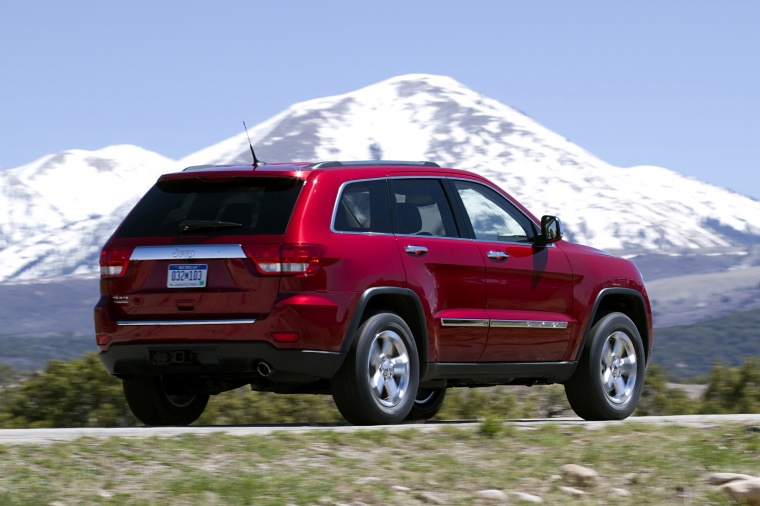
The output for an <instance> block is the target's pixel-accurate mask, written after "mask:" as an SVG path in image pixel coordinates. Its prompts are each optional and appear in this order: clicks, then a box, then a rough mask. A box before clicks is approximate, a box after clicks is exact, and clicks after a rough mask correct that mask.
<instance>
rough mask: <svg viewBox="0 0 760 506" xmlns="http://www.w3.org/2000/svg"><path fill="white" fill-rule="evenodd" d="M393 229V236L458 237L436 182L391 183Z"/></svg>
mask: <svg viewBox="0 0 760 506" xmlns="http://www.w3.org/2000/svg"><path fill="white" fill-rule="evenodd" d="M392 188H393V199H392V200H393V215H394V218H393V220H394V230H395V231H396V233H397V234H404V235H409V234H414V235H432V236H438V237H458V236H459V233H458V231H457V227H456V223H455V222H454V215H453V214H452V212H451V207H450V205H449V201H448V199H447V198H446V194H445V192H444V190H443V188H442V187H441V182H440V181H439V180H438V179H407V178H399V179H394V180H393V187H392Z"/></svg>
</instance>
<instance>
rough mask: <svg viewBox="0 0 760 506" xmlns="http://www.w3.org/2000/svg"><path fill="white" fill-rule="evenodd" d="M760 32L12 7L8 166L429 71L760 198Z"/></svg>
mask: <svg viewBox="0 0 760 506" xmlns="http://www.w3.org/2000/svg"><path fill="white" fill-rule="evenodd" d="M758 27H760V2H754V1H749V0H745V1H734V2H718V1H710V2H708V1H699V0H696V1H695V0H691V1H682V0H669V1H666V2H663V1H649V0H643V1H641V0H640V1H636V2H625V3H624V2H609V1H586V0H579V1H573V2H568V1H557V0H547V1H542V2H524V1H507V0H502V1H496V0H493V1H480V0H470V1H468V2H461V1H459V2H453V1H447V0H437V1H430V0H417V1H396V0H387V1H384V2H356V1H330V0H324V1H322V2H314V1H282V2H274V1H257V0H248V1H242V0H239V1H238V0H235V1H233V0H219V1H216V2H206V1H196V0H185V1H164V2H156V1H144V0H132V1H129V2H117V1H88V0H79V1H73V2H59V1H38V0H27V1H15V2H14V1H6V2H2V4H0V167H5V168H12V167H16V166H19V165H22V164H25V163H28V162H31V161H33V160H34V159H36V158H38V157H40V156H43V155H45V154H49V153H55V152H59V151H63V150H66V149H72V148H81V149H98V148H101V147H105V146H108V145H113V144H125V143H128V144H136V145H138V146H142V147H144V148H146V149H150V150H152V151H156V152H158V153H161V154H163V155H165V156H168V157H171V158H180V157H182V156H184V155H187V154H189V153H191V152H193V151H196V150H198V149H201V148H203V147H206V146H208V145H210V144H213V143H215V142H217V141H220V140H222V139H225V138H227V137H230V136H232V135H235V134H237V133H239V131H240V127H241V123H240V122H241V120H246V122H247V123H248V125H249V126H250V125H254V124H256V123H259V122H261V121H264V120H266V119H267V118H269V117H271V116H273V115H274V114H276V113H278V112H280V111H282V110H283V109H285V108H286V107H287V106H289V105H291V104H292V103H294V102H298V101H303V100H308V99H312V98H318V97H322V96H328V95H335V94H340V93H346V92H349V91H353V90H355V89H358V88H361V87H363V86H367V85H370V84H373V83H375V82H378V81H381V80H384V79H387V78H389V77H393V76H397V75H401V74H408V73H430V74H441V75H448V76H451V77H453V78H454V79H456V80H458V81H460V82H462V83H463V84H465V85H467V86H469V87H470V88H473V89H474V90H476V91H478V92H480V93H483V94H485V95H488V96H490V97H492V98H495V99H497V100H499V101H501V102H504V103H506V104H508V105H510V106H512V107H515V108H516V109H519V110H520V111H522V112H524V113H525V114H527V115H529V116H531V117H532V118H533V119H535V120H537V121H538V122H540V123H542V124H543V125H545V126H546V127H548V128H550V129H552V130H554V131H555V132H557V133H559V134H561V135H563V136H565V137H567V138H569V139H570V140H572V141H573V142H575V143H577V144H579V145H580V146H582V147H583V148H585V149H587V150H589V151H591V152H592V153H594V154H596V155H597V156H599V157H600V158H602V159H604V160H605V161H607V162H609V163H612V164H614V165H619V166H632V165H650V164H651V165H660V166H663V167H667V168H669V169H672V170H675V171H678V172H681V173H683V174H688V175H692V176H694V177H697V178H699V179H702V180H705V181H708V182H711V183H714V184H718V185H721V186H725V187H728V188H731V189H733V190H737V191H740V192H742V193H745V194H747V195H750V196H752V197H754V198H756V199H758V200H760V173H759V172H760V140H759V139H758V133H759V132H760V127H759V126H758V121H760V120H759V118H760V65H759V64H758V59H759V58H758V55H760V29H758ZM463 168H464V167H463Z"/></svg>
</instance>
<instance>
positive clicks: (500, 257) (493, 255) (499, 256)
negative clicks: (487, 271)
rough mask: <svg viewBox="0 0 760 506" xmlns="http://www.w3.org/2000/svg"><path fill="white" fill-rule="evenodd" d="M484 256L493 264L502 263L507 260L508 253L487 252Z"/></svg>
mask: <svg viewBox="0 0 760 506" xmlns="http://www.w3.org/2000/svg"><path fill="white" fill-rule="evenodd" d="M486 255H487V256H488V258H489V259H490V260H493V261H494V262H504V261H506V260H507V259H508V258H509V253H507V252H506V251H489V252H488V253H486Z"/></svg>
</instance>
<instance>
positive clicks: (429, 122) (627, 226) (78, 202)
mask: <svg viewBox="0 0 760 506" xmlns="http://www.w3.org/2000/svg"><path fill="white" fill-rule="evenodd" d="M250 133H251V139H252V141H253V144H254V146H255V148H256V153H257V156H258V157H259V159H262V160H268V161H291V160H292V161H296V160H311V161H320V160H336V159H342V160H363V159H371V158H376V159H380V158H382V159H386V160H431V161H435V162H438V163H439V164H441V165H443V166H451V167H457V168H462V169H468V170H472V171H475V172H479V173H481V174H483V175H485V176H486V177H489V178H491V179H492V180H494V181H496V182H497V183H498V184H500V185H501V186H502V187H503V188H504V189H505V190H506V191H508V192H509V193H511V194H512V195H514V196H515V197H516V198H517V199H518V200H520V201H521V202H523V203H524V204H525V205H527V206H528V207H529V208H530V209H531V210H532V211H533V212H534V214H537V215H539V216H540V215H542V214H557V215H559V216H560V217H561V218H562V219H563V221H564V224H565V227H566V229H567V231H568V232H569V235H570V237H571V239H572V240H575V241H577V242H581V243H586V244H590V245H592V246H596V247H599V248H603V249H613V250H637V251H641V250H648V251H651V250H660V251H662V250H668V249H681V248H690V249H694V248H709V247H728V246H732V245H742V244H750V243H752V244H754V243H760V226H758V224H757V223H756V220H753V217H755V218H756V217H757V216H760V202H758V201H755V200H753V199H750V198H748V197H745V196H743V195H740V194H737V193H734V192H730V191H728V190H726V189H723V188H720V187H717V186H713V185H709V184H706V183H703V182H701V181H698V180H695V179H692V178H688V177H684V176H682V175H679V174H677V173H675V172H673V171H669V170H667V169H663V168H658V167H633V168H619V167H614V166H611V165H609V164H607V163H605V162H603V161H602V160H600V159H598V158H597V157H595V156H594V155H592V154H591V153H589V152H587V151H585V150H584V149H582V148H581V147H579V146H577V145H575V144H573V143H571V142H570V141H568V140H567V139H565V138H563V137H561V136H559V135H557V134H556V133H554V132H551V131H550V130H548V129H546V128H544V127H543V126H541V125H540V124H538V123H536V122H535V121H533V120H532V119H530V118H529V117H527V116H525V115H524V114H522V113H520V112H518V111H517V110H515V109H513V108H511V107H509V106H507V105H504V104H502V103H500V102H498V101H496V100H493V99H490V98H488V97H485V96H483V95H480V94H478V93H477V92H475V91H473V90H470V89H469V88H467V87H465V86H463V85H462V84H460V83H458V82H456V81H454V80H453V79H450V78H448V77H441V76H430V75H407V76H401V77H396V78H393V79H389V80H387V81H384V82H381V83H378V84H375V85H372V86H369V87H367V88H363V89H361V90H358V91H355V92H352V93H348V94H345V95H339V96H334V97H327V98H321V99H316V100H311V101H307V102H303V103H299V104H295V105H293V106H291V107H290V108H288V109H287V110H285V111H283V112H282V113H280V114H278V115H277V116H275V117H273V118H271V119H269V120H267V121H265V122H264V123H261V124H260V125H258V126H255V127H254V128H252V129H251V130H250ZM224 163H245V164H249V163H251V154H250V150H249V148H248V140H247V138H246V135H245V133H244V132H241V133H240V134H239V135H237V136H235V137H232V138H230V139H227V140H224V141H222V142H219V143H218V144H214V145H212V146H210V147H208V148H206V149H203V150H201V151H198V152H196V153H193V154H191V155H189V156H187V157H185V158H183V159H182V160H180V161H179V162H176V161H173V160H170V159H167V158H165V157H162V156H161V155H158V154H156V153H151V152H148V151H145V150H142V149H140V148H137V147H134V146H113V147H109V148H105V149H102V150H99V151H93V152H88V151H73V150H72V151H67V152H65V153H60V154H56V155H50V156H47V157H44V158H42V159H40V160H37V161H35V162H33V163H30V164H28V165H25V166H23V167H19V168H16V169H10V170H5V171H0V192H2V196H3V200H2V204H0V266H2V267H1V268H0V282H16V281H24V280H29V281H32V280H43V279H49V278H50V277H56V278H60V276H63V275H79V276H81V275H94V273H95V272H96V271H97V255H98V253H99V249H100V247H101V245H102V244H103V242H104V241H105V240H106V238H107V237H108V235H109V234H110V233H111V232H112V230H113V229H114V228H115V227H116V225H117V224H118V223H119V221H120V220H121V219H122V217H123V216H124V215H125V214H126V212H128V210H129V209H130V208H131V207H132V205H134V202H135V201H136V200H137V199H138V198H139V197H140V196H141V195H142V194H143V193H144V191H145V190H146V189H147V188H148V187H149V186H150V184H151V183H152V182H153V181H154V180H155V179H156V177H157V176H158V175H159V174H161V173H165V172H171V171H174V170H178V169H180V168H181V167H184V166H189V165H202V164H224Z"/></svg>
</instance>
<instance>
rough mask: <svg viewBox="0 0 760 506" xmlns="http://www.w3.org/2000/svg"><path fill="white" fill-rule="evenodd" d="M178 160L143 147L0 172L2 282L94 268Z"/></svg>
mask: <svg viewBox="0 0 760 506" xmlns="http://www.w3.org/2000/svg"><path fill="white" fill-rule="evenodd" d="M175 170H177V162H176V161H174V160H171V159H169V158H165V157H163V156H161V155H159V154H156V153H152V152H150V151H146V150H144V149H142V148H138V147H136V146H111V147H107V148H104V149H101V150H98V151H84V150H71V151H65V152H63V153H58V154H55V155H48V156H45V157H42V158H40V159H39V160H36V161H34V162H32V163H29V164H27V165H24V166H22V167H18V168H16V169H11V170H4V171H0V192H1V194H2V203H1V204H0V282H7V281H45V280H57V279H60V277H61V276H67V275H83V276H87V275H94V273H95V272H96V271H97V266H98V255H99V253H100V248H101V247H102V245H103V243H104V242H105V240H106V239H107V238H108V236H109V235H111V233H112V232H113V230H114V229H115V228H116V226H117V225H118V224H119V222H120V221H121V220H122V218H123V217H124V216H125V215H126V213H127V212H129V210H130V209H131V208H132V206H134V204H135V202H136V201H137V199H138V198H139V197H140V196H142V194H143V193H145V191H146V190H147V189H148V188H150V186H151V184H153V182H154V181H155V180H156V178H157V177H158V176H159V175H160V174H163V173H165V172H172V171H175Z"/></svg>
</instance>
